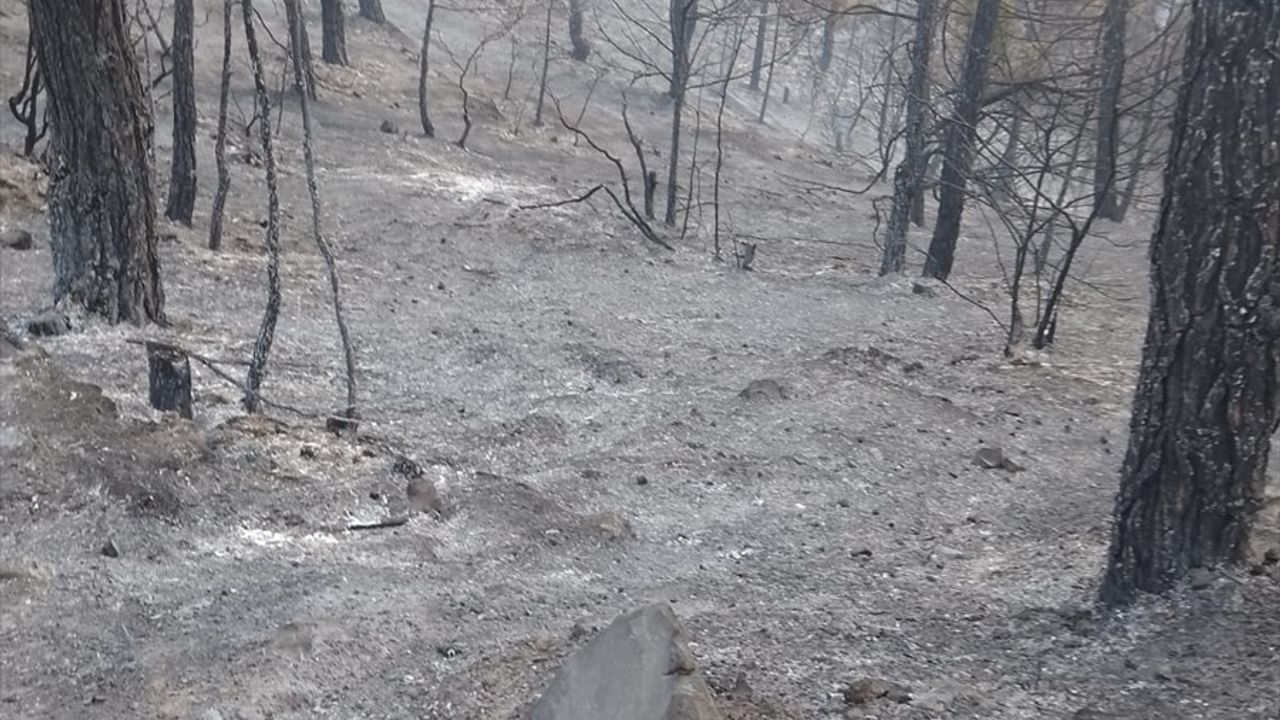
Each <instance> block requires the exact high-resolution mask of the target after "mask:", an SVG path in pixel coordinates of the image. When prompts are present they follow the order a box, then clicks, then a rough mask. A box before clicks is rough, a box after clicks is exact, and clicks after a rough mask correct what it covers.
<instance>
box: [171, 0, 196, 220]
mask: <svg viewBox="0 0 1280 720" xmlns="http://www.w3.org/2000/svg"><path fill="white" fill-rule="evenodd" d="M194 32H195V8H194V7H193V0H175V2H174V4H173V43H172V45H171V48H172V50H171V52H172V54H173V75H172V77H173V160H172V165H171V166H170V172H169V199H168V202H167V203H166V204H165V210H164V214H165V217H167V218H169V219H170V220H175V221H177V222H180V223H182V224H183V225H186V226H188V227H190V225H191V214H192V213H193V212H195V207H196V88H195V83H196V79H195V72H196V69H195V47H194V42H193V38H192V35H193V33H194Z"/></svg>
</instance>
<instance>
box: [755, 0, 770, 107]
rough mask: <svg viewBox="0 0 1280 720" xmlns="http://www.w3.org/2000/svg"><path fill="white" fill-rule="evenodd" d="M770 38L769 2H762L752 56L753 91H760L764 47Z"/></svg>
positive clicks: (763, 0) (766, 0) (762, 0)
mask: <svg viewBox="0 0 1280 720" xmlns="http://www.w3.org/2000/svg"><path fill="white" fill-rule="evenodd" d="M768 36H769V2H768V0H761V2H760V17H759V18H758V19H757V20H756V47H755V52H754V53H753V54H752V56H751V89H752V90H759V89H760V69H761V68H763V67H764V46H765V43H766V41H767V39H768Z"/></svg>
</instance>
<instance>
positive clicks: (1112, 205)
mask: <svg viewBox="0 0 1280 720" xmlns="http://www.w3.org/2000/svg"><path fill="white" fill-rule="evenodd" d="M1128 14H1129V0H1107V7H1106V10H1105V11H1103V14H1102V24H1103V27H1102V82H1101V84H1100V86H1099V88H1098V145H1097V148H1096V156H1095V159H1094V165H1093V206H1094V208H1095V209H1096V210H1097V211H1098V217H1100V218H1105V219H1107V220H1119V219H1120V218H1121V214H1120V204H1119V202H1118V201H1117V199H1116V198H1117V193H1116V155H1117V148H1118V145H1119V135H1120V107H1119V106H1120V87H1121V85H1122V84H1123V81H1124V33H1125V18H1126V16H1127V15H1128Z"/></svg>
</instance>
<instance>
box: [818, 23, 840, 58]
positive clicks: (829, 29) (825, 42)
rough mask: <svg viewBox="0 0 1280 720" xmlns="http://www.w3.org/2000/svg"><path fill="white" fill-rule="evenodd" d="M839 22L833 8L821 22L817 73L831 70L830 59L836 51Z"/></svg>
mask: <svg viewBox="0 0 1280 720" xmlns="http://www.w3.org/2000/svg"><path fill="white" fill-rule="evenodd" d="M839 20H840V13H839V12H838V11H836V10H835V9H834V8H832V9H831V10H829V11H827V17H826V18H824V19H823V21H822V52H821V53H820V54H819V55H818V72H823V73H824V72H826V71H827V70H830V69H831V57H832V56H833V55H834V54H835V49H836V28H837V27H838V23H839Z"/></svg>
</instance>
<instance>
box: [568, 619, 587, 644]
mask: <svg viewBox="0 0 1280 720" xmlns="http://www.w3.org/2000/svg"><path fill="white" fill-rule="evenodd" d="M588 632H589V631H588V630H587V626H586V625H583V624H582V623H580V622H576V623H574V624H573V627H571V628H569V642H578V641H579V640H581V639H582V638H584V637H586V636H587V633H588Z"/></svg>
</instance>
